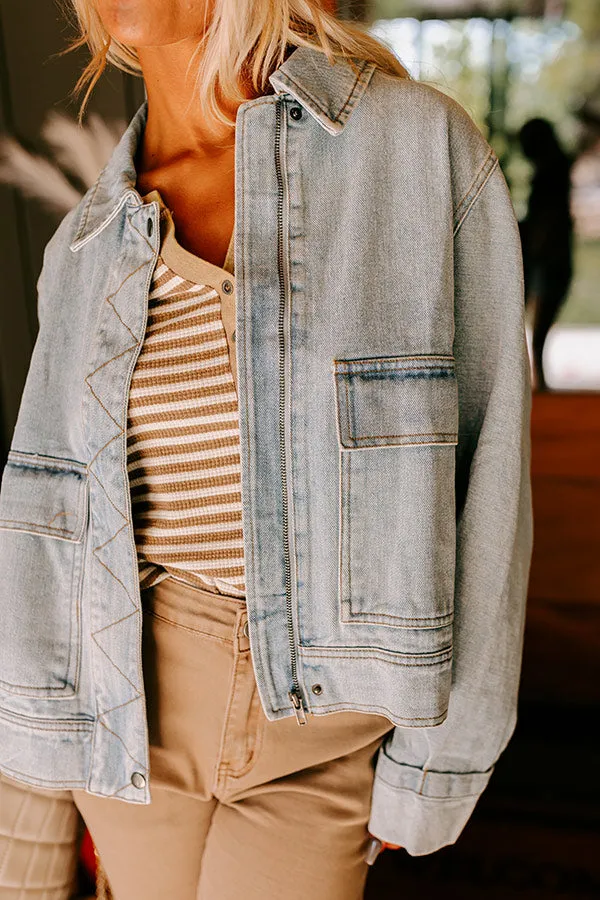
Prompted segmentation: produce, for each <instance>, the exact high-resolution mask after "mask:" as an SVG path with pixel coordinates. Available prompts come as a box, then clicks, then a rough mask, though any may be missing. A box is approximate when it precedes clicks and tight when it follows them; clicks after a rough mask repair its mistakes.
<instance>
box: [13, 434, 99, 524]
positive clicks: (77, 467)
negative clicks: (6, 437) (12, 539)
mask: <svg viewBox="0 0 600 900" xmlns="http://www.w3.org/2000/svg"><path fill="white" fill-rule="evenodd" d="M86 487H87V472H86V467H85V466H84V465H83V464H81V463H77V462H71V461H70V460H65V459H60V458H58V457H49V456H38V455H36V454H33V453H22V452H20V451H17V450H10V451H9V454H8V458H7V461H6V465H5V467H4V471H3V473H2V482H1V484H0V528H3V529H9V530H11V531H26V532H29V533H31V534H45V535H48V536H50V537H56V538H60V539H62V540H65V541H81V540H82V538H83V532H84V527H85V512H86Z"/></svg>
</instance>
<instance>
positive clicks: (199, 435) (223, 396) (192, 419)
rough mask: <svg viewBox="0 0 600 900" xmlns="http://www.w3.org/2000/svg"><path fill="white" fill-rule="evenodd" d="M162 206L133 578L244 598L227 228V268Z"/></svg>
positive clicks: (134, 480) (141, 368) (132, 442)
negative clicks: (197, 247) (172, 581)
mask: <svg viewBox="0 0 600 900" xmlns="http://www.w3.org/2000/svg"><path fill="white" fill-rule="evenodd" d="M145 199H146V200H158V202H159V203H160V204H161V249H160V255H159V258H158V261H157V265H156V268H155V271H154V275H153V279H152V284H151V288H150V293H149V297H148V321H147V326H146V334H145V338H144V343H143V345H142V348H141V351H140V354H139V356H138V359H137V363H136V366H135V369H134V372H133V377H132V382H131V390H130V395H129V407H128V423H127V468H128V474H129V480H130V488H131V503H132V514H133V526H134V534H135V540H136V547H137V554H138V563H139V570H140V587H141V588H142V589H143V588H146V587H150V586H151V585H152V584H155V583H156V582H158V581H160V580H162V579H163V578H166V577H167V576H168V575H170V574H172V575H173V576H174V577H178V578H181V579H183V580H185V581H188V582H191V583H192V584H195V585H198V586H199V587H202V588H204V589H206V590H212V591H215V592H216V593H222V594H228V595H230V596H234V597H238V598H243V597H244V596H245V583H244V547H243V538H242V506H241V489H240V478H241V474H240V449H239V448H240V435H239V423H238V400H237V372H236V365H235V344H234V343H233V341H234V340H235V280H234V275H233V235H232V237H231V242H230V244H229V249H228V252H227V258H226V260H225V263H224V268H220V267H219V266H215V265H213V264H212V263H209V262H208V261H206V260H203V259H200V258H199V257H197V256H195V255H194V254H193V253H190V252H189V251H187V250H185V249H184V248H183V247H182V246H181V245H180V244H179V243H178V242H177V241H176V238H175V227H174V223H173V219H172V218H171V215H170V213H169V211H168V210H167V209H166V208H165V207H164V205H163V204H162V201H161V198H160V195H159V194H158V192H157V191H152V192H151V193H150V194H149V195H147V196H146V197H145Z"/></svg>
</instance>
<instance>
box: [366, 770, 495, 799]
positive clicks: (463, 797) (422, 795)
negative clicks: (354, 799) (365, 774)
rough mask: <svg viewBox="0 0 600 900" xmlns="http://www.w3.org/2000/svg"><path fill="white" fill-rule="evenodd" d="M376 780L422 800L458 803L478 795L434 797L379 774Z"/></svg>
mask: <svg viewBox="0 0 600 900" xmlns="http://www.w3.org/2000/svg"><path fill="white" fill-rule="evenodd" d="M377 780H378V781H381V783H382V784H385V785H387V787H391V788H392V789H393V790H394V791H406V792H407V793H409V794H414V795H415V797H423V799H424V800H436V801H440V800H441V801H442V802H448V801H449V800H454V801H455V802H458V803H460V801H461V800H468V799H469V797H479V795H480V793H481V792H480V791H475V792H474V793H472V794H458V795H457V796H456V797H435V796H432V795H431V794H423V793H422V792H421V791H420V790H419V791H418V792H417V791H413V790H412V788H409V787H404V786H403V785H398V784H393V783H392V782H391V781H388V780H387V779H386V778H383V777H382V776H381V775H378V776H377Z"/></svg>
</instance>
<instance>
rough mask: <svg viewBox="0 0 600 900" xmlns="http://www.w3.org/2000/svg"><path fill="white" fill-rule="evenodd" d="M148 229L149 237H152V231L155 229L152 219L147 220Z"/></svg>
mask: <svg viewBox="0 0 600 900" xmlns="http://www.w3.org/2000/svg"><path fill="white" fill-rule="evenodd" d="M146 231H147V232H148V237H152V232H153V231H154V222H153V221H152V219H148V221H147V222H146Z"/></svg>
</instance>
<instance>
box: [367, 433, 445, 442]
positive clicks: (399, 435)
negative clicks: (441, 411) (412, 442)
mask: <svg viewBox="0 0 600 900" xmlns="http://www.w3.org/2000/svg"><path fill="white" fill-rule="evenodd" d="M456 436H457V433H456V432H455V431H415V432H412V431H403V432H402V434H364V435H353V436H352V439H353V440H355V441H368V440H371V439H373V438H401V437H456Z"/></svg>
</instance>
